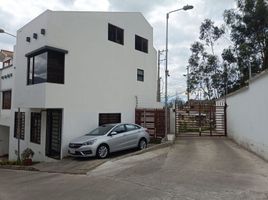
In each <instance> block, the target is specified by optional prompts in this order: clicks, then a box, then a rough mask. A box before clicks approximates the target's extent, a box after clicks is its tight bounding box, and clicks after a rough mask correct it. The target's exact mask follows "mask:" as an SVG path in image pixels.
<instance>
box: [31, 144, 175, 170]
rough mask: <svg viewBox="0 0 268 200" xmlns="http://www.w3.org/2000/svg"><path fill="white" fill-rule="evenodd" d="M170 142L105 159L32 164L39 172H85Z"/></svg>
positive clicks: (66, 160)
mask: <svg viewBox="0 0 268 200" xmlns="http://www.w3.org/2000/svg"><path fill="white" fill-rule="evenodd" d="M171 144H172V143H170V142H167V143H162V144H150V145H148V148H147V149H144V150H142V151H138V150H127V151H121V152H117V153H113V154H111V155H110V157H109V158H107V159H97V158H71V157H67V158H64V159H63V160H59V161H56V162H42V163H38V164H36V165H33V167H34V168H35V169H37V170H38V171H41V172H51V173H64V174H87V173H88V172H89V171H91V170H93V169H95V168H96V167H98V166H100V165H102V164H103V163H105V162H107V161H111V160H119V159H122V158H126V157H130V156H133V155H139V154H142V153H145V152H148V151H153V150H156V149H159V148H164V147H167V146H169V145H171Z"/></svg>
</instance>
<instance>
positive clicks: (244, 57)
mask: <svg viewBox="0 0 268 200" xmlns="http://www.w3.org/2000/svg"><path fill="white" fill-rule="evenodd" d="M224 21H225V23H226V25H227V26H228V27H229V28H230V30H231V34H230V37H231V40H232V41H233V43H234V46H233V47H232V51H233V53H234V54H233V56H234V57H235V59H236V60H235V63H236V64H237V66H238V69H239V72H240V73H239V82H240V85H243V84H244V83H245V81H246V80H247V79H248V77H249V69H251V72H252V74H256V73H259V72H260V71H262V70H265V69H267V68H268V58H267V56H268V47H267V45H268V5H267V2H265V0H237V9H230V10H225V12H224Z"/></svg>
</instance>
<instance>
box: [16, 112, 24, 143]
mask: <svg viewBox="0 0 268 200" xmlns="http://www.w3.org/2000/svg"><path fill="white" fill-rule="evenodd" d="M17 126H18V112H15V114H14V138H18V137H17ZM24 136H25V112H20V139H21V140H24Z"/></svg>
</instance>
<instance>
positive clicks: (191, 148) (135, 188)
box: [0, 137, 268, 200]
mask: <svg viewBox="0 0 268 200" xmlns="http://www.w3.org/2000/svg"><path fill="white" fill-rule="evenodd" d="M11 199H12V200H13V199H16V200H21V199H25V200H26V199H27V200H28V199H36V200H43V199H50V200H51V199H57V200H61V199H64V200H73V199H76V200H83V199H87V200H88V199H105V200H113V199H122V200H123V199H124V200H126V199H128V200H129V199H135V200H136V199H152V200H157V199H167V200H169V199H183V200H193V199H196V200H210V199H216V200H218V199H225V200H226V199H230V200H238V199H239V200H241V199H243V200H255V199H256V200H261V199H266V200H267V199H268V163H267V162H265V161H264V160H262V159H261V158H259V157H257V156H255V155H254V154H252V153H250V152H248V151H246V150H244V149H242V148H240V147H239V146H237V145H236V144H235V143H233V142H232V141H231V140H229V139H227V138H209V137H204V138H179V139H178V140H177V141H176V143H175V144H174V145H173V146H171V147H167V148H162V149H158V150H154V151H151V152H147V153H144V154H140V155H135V156H130V157H126V158H123V159H116V160H111V161H108V162H106V163H104V164H103V165H101V166H99V167H98V168H96V169H94V170H93V171H89V172H88V173H87V175H70V174H60V173H45V172H28V171H14V170H4V169H1V170H0V200H11Z"/></svg>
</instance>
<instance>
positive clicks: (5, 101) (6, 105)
mask: <svg viewBox="0 0 268 200" xmlns="http://www.w3.org/2000/svg"><path fill="white" fill-rule="evenodd" d="M2 109H8V110H10V109H11V90H9V91H3V92H2Z"/></svg>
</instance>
